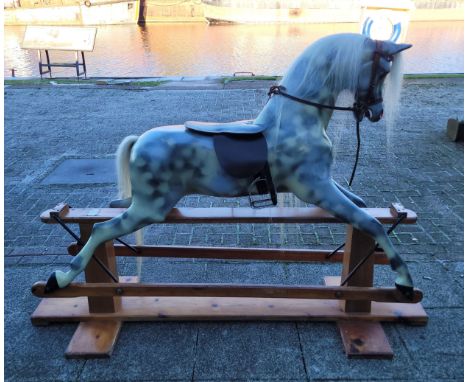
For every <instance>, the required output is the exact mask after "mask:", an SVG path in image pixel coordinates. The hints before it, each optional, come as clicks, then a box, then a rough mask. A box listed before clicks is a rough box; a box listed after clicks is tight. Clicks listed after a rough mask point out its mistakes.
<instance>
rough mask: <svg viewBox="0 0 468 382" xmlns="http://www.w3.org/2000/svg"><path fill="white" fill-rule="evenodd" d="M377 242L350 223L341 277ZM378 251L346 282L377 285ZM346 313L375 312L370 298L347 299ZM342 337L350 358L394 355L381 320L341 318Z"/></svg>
mask: <svg viewBox="0 0 468 382" xmlns="http://www.w3.org/2000/svg"><path fill="white" fill-rule="evenodd" d="M374 247H375V242H374V239H372V238H371V237H370V236H369V235H367V234H365V233H364V232H362V231H359V230H358V229H355V228H353V227H352V226H350V225H348V226H347V234H346V245H345V249H344V254H343V271H342V274H341V281H343V280H344V279H345V277H346V276H347V275H348V274H349V273H350V272H351V271H352V270H353V269H354V267H356V265H357V264H358V263H359V262H360V261H361V260H362V258H364V257H366V256H367V255H368V254H369V252H370V251H371V250H372V249H374ZM374 261H375V260H374V255H372V256H370V257H369V258H368V259H367V260H366V262H365V263H364V264H362V265H361V267H360V268H359V269H358V270H357V271H356V272H355V273H354V275H353V276H352V277H351V278H350V279H349V280H348V282H347V283H346V286H359V287H371V286H373V285H374ZM341 304H342V305H341V307H342V309H343V311H344V312H345V313H369V314H370V313H371V309H372V301H370V300H356V301H350V300H348V301H347V300H344V301H342V303H341ZM338 328H339V330H340V334H341V339H342V341H343V346H344V349H345V352H346V355H347V356H348V357H349V358H355V357H356V358H361V357H363V358H392V357H393V350H392V348H391V346H390V343H389V342H388V339H387V336H386V335H385V332H384V330H383V328H382V325H381V324H380V323H379V322H359V321H338Z"/></svg>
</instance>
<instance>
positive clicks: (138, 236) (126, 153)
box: [116, 135, 143, 276]
mask: <svg viewBox="0 0 468 382" xmlns="http://www.w3.org/2000/svg"><path fill="white" fill-rule="evenodd" d="M137 139H138V136H136V135H129V136H128V137H125V138H124V140H123V141H122V142H121V143H120V145H119V148H118V149H117V153H116V164H117V184H118V190H119V198H120V199H128V198H130V197H131V196H132V183H131V182H130V153H131V151H132V147H133V145H134V144H135V142H136V141H137ZM135 242H136V244H137V245H143V229H141V230H138V231H136V232H135ZM141 265H142V258H141V257H138V258H137V274H138V276H140V275H141Z"/></svg>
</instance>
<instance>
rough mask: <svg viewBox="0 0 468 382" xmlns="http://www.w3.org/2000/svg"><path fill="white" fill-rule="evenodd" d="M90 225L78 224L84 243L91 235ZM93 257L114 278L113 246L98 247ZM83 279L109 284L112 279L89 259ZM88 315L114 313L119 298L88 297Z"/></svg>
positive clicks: (107, 243)
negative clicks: (99, 261)
mask: <svg viewBox="0 0 468 382" xmlns="http://www.w3.org/2000/svg"><path fill="white" fill-rule="evenodd" d="M92 229H93V225H92V224H84V223H83V224H80V234H81V240H82V241H83V242H86V241H87V240H88V238H89V236H90V235H91V231H92ZM94 256H95V257H97V258H98V259H99V260H101V262H102V263H103V264H104V265H105V266H106V267H107V268H108V269H109V270H110V271H111V272H112V273H113V274H114V275H115V276H116V277H118V273H117V262H116V260H115V253H114V244H113V242H112V241H108V242H106V243H104V244H102V245H100V246H99V247H98V248H97V249H96V251H95V252H94ZM85 278H86V282H88V283H99V282H103V283H106V282H107V283H109V282H113V281H112V279H111V278H110V277H109V276H108V275H107V274H106V273H105V272H104V271H103V270H102V269H101V267H100V266H99V264H98V263H97V262H96V261H95V260H93V259H91V260H90V261H89V263H88V265H87V267H86V269H85ZM88 303H89V311H90V313H114V312H115V311H116V310H117V309H118V308H119V306H120V297H88Z"/></svg>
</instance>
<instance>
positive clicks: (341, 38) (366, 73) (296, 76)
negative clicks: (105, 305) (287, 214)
mask: <svg viewBox="0 0 468 382" xmlns="http://www.w3.org/2000/svg"><path fill="white" fill-rule="evenodd" d="M409 47H410V45H406V44H394V43H391V42H378V43H376V42H375V41H373V40H370V39H368V38H366V37H364V36H361V35H357V34H340V35H332V36H328V37H325V38H323V39H320V40H318V41H317V42H315V43H314V44H312V45H311V46H310V47H309V48H307V49H306V51H305V52H304V53H303V54H302V55H301V56H299V57H298V59H297V60H296V61H295V62H294V63H293V65H292V66H291V68H290V69H289V70H288V72H287V73H286V75H285V76H284V78H283V80H282V81H281V83H280V85H281V86H282V88H283V89H286V91H287V92H288V93H289V94H292V95H294V96H296V97H300V98H301V99H305V100H308V101H313V102H317V103H320V104H323V105H332V106H333V105H335V101H336V99H337V97H338V95H339V94H340V92H342V91H344V90H349V91H350V92H352V94H354V95H355V100H357V101H362V103H363V104H365V106H366V108H365V115H366V116H367V118H368V119H369V120H371V121H373V122H376V121H378V120H379V119H380V118H381V117H382V115H383V105H382V85H383V82H384V79H385V77H386V75H387V74H388V73H389V72H390V70H391V63H392V61H393V60H394V59H395V58H396V56H397V55H398V54H399V53H400V52H401V51H402V50H404V49H407V48H409ZM376 52H377V53H378V54H376ZM369 99H372V100H373V102H369ZM332 112H333V110H332V109H327V108H323V107H314V106H310V105H307V104H304V103H300V102H296V101H294V100H292V99H289V98H287V97H283V96H280V95H274V96H273V97H272V98H271V99H270V100H269V102H268V103H267V104H266V106H265V107H264V109H263V110H262V112H261V113H260V115H259V116H258V117H257V118H256V119H255V120H254V121H252V122H247V123H246V122H239V123H232V124H230V125H229V126H228V125H221V124H219V125H212V126H210V125H208V126H207V127H206V128H205V129H206V130H207V132H210V131H212V132H214V131H215V130H223V129H224V130H225V131H229V130H231V131H241V132H244V133H245V134H254V133H255V134H263V136H264V137H265V139H266V143H267V146H268V164H269V171H270V173H271V178H272V180H273V183H274V185H275V187H276V189H277V191H279V192H291V193H293V194H294V195H296V196H297V197H298V198H299V199H301V200H303V201H304V202H307V203H313V204H315V205H317V206H320V207H322V208H323V209H325V210H327V211H329V212H330V213H331V214H332V215H334V216H336V217H338V218H340V219H342V220H343V221H345V222H348V223H349V224H351V225H353V226H354V227H355V228H358V229H360V230H362V231H363V232H365V233H367V234H369V235H371V236H372V237H373V238H374V239H375V241H376V242H377V243H378V244H379V246H380V247H381V248H382V249H383V250H384V251H385V253H386V255H387V256H388V258H389V260H390V264H391V266H392V269H394V270H395V271H396V272H397V278H396V281H395V282H396V285H397V287H399V288H400V289H401V290H403V291H405V293H408V292H411V291H412V288H413V283H412V280H411V276H410V274H409V272H408V269H407V266H406V264H405V263H404V262H403V261H402V259H401V258H400V256H399V255H398V254H397V252H396V251H395V249H394V247H393V245H392V244H391V242H390V240H389V238H388V236H387V234H386V232H385V230H384V228H383V226H382V225H381V224H380V223H379V222H378V221H377V220H376V219H374V218H373V217H371V216H369V215H368V214H367V213H366V212H365V211H364V210H363V209H361V208H360V207H363V206H365V205H364V202H363V201H362V199H361V198H359V197H358V196H356V195H354V194H353V193H351V192H350V191H348V190H346V189H344V188H343V187H341V186H339V185H338V184H337V183H336V182H334V181H333V179H332V176H331V165H332V161H333V155H332V144H331V141H330V139H329V138H328V136H327V134H326V129H327V126H328V123H329V121H330V118H331V115H332ZM186 125H188V126H189V127H190V123H189V124H186ZM236 129H238V130H236ZM118 160H119V163H120V165H119V171H120V173H121V175H120V182H121V184H124V185H125V184H126V185H127V188H128V189H129V188H130V186H131V193H128V194H127V195H124V196H127V197H128V199H126V201H125V200H124V201H123V202H121V206H125V207H128V209H127V210H126V211H125V212H124V213H123V214H121V215H119V216H117V217H115V218H113V219H111V220H109V221H107V222H104V223H99V224H96V225H95V226H94V228H93V231H92V235H91V237H90V239H89V240H88V242H87V243H86V245H85V246H84V247H83V248H82V250H81V251H80V253H79V254H78V255H77V256H76V257H75V258H74V259H73V261H72V262H71V266H70V270H69V271H67V272H62V271H56V272H54V273H53V274H52V275H51V277H50V278H49V281H48V284H47V288H48V290H54V289H56V288H63V287H66V286H67V285H68V284H69V283H70V282H71V281H72V280H73V279H74V278H75V277H76V276H77V275H78V274H79V273H80V272H82V271H83V269H84V268H85V267H86V265H87V263H88V262H89V260H90V258H91V256H92V254H93V253H94V251H95V249H96V248H97V246H98V245H100V244H102V243H103V242H105V241H108V240H112V239H115V238H117V237H119V236H123V235H126V234H128V233H131V232H134V231H136V230H138V229H141V228H142V227H144V226H146V225H148V224H151V223H158V222H162V221H164V219H165V217H166V215H167V214H168V213H169V211H170V210H171V209H172V208H173V207H174V205H175V204H176V203H177V202H178V201H179V200H180V199H181V198H182V197H183V196H185V195H188V194H204V195H212V196H224V197H226V196H227V197H236V196H244V195H248V194H249V192H250V191H249V187H250V185H251V183H252V179H251V178H238V177H233V176H232V175H230V174H229V173H228V172H226V170H225V168H224V167H223V166H222V165H221V164H220V160H219V158H218V156H217V153H216V150H215V147H214V138H213V134H209V133H200V132H197V131H194V130H193V129H188V128H187V126H185V125H177V126H162V127H158V128H155V129H152V130H149V131H147V132H145V133H144V134H143V135H141V136H140V137H136V136H130V137H127V138H126V139H124V141H123V142H122V143H121V145H120V147H119V151H118ZM127 179H128V180H127Z"/></svg>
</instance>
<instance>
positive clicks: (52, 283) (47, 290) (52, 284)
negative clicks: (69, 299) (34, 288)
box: [44, 272, 59, 293]
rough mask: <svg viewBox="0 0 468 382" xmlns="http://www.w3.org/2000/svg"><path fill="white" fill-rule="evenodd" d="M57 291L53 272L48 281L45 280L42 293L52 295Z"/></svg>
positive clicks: (57, 287)
mask: <svg viewBox="0 0 468 382" xmlns="http://www.w3.org/2000/svg"><path fill="white" fill-rule="evenodd" d="M57 289H59V286H58V283H57V277H55V272H53V273H52V274H51V275H50V276H49V280H47V284H46V286H45V289H44V292H45V293H52V292H54V291H56V290H57Z"/></svg>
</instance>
